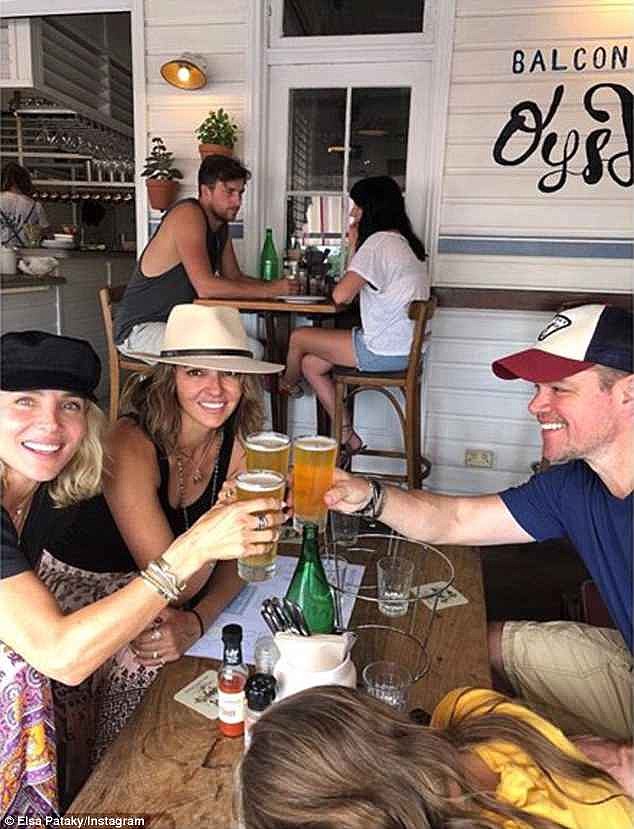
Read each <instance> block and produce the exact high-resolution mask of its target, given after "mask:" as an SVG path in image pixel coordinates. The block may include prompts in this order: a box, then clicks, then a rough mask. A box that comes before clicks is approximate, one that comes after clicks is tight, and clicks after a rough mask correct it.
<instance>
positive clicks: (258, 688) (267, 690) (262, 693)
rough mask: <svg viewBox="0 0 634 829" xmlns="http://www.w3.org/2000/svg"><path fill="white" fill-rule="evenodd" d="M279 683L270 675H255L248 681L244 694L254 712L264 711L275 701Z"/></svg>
mask: <svg viewBox="0 0 634 829" xmlns="http://www.w3.org/2000/svg"><path fill="white" fill-rule="evenodd" d="M276 690H277V682H276V680H275V677H274V676H271V675H270V674H253V676H250V677H249V678H248V679H247V682H246V685H245V686H244V693H245V696H246V698H247V705H248V706H249V708H250V709H251V710H252V711H264V709H265V708H268V707H269V705H270V704H271V703H272V702H273V700H274V699H275V693H276Z"/></svg>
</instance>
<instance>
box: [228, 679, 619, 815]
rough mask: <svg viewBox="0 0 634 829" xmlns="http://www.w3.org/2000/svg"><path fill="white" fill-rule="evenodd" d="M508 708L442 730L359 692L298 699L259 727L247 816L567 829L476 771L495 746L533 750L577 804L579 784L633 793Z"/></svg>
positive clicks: (604, 796)
mask: <svg viewBox="0 0 634 829" xmlns="http://www.w3.org/2000/svg"><path fill="white" fill-rule="evenodd" d="M503 702H506V700H504V699H502V701H501V702H500V703H498V702H496V701H491V702H486V703H483V704H482V705H481V706H478V708H477V710H476V709H474V710H472V711H470V712H469V714H470V715H469V716H468V717H465V718H462V719H460V720H459V721H457V722H450V723H449V725H447V726H446V727H445V728H442V729H437V728H426V727H424V726H420V725H415V724H414V723H412V722H411V721H410V720H409V719H408V718H407V717H406V716H405V715H403V714H399V713H396V712H394V711H393V710H392V709H389V708H388V707H387V706H386V705H384V704H383V703H381V702H378V701H377V700H373V699H371V698H369V697H365V696H364V695H362V694H361V693H359V692H358V691H356V690H353V689H351V688H343V687H336V686H324V687H320V688H310V689H309V690H307V691H302V692H301V693H299V694H294V695H293V696H291V697H289V698H288V699H285V700H282V701H281V702H279V703H276V704H275V705H274V706H272V707H271V708H270V709H269V711H267V712H266V713H265V714H264V716H263V717H261V719H259V720H258V722H257V723H255V725H254V726H253V730H252V732H251V735H252V736H251V745H250V748H249V750H248V751H247V753H246V754H245V755H244V758H243V760H242V766H241V768H240V783H241V786H240V787H239V788H240V790H241V791H240V795H239V796H238V797H239V799H238V801H237V811H238V812H240V817H241V818H242V821H243V824H244V826H245V827H246V829H297V827H298V826H305V827H310V828H311V829H441V827H442V829H466V827H469V829H484V827H486V829H499V827H500V826H501V825H502V824H504V823H505V821H509V822H512V823H513V825H516V824H517V825H518V826H520V825H521V826H523V827H526V829H529V827H530V829H561V825H560V824H559V823H556V822H555V821H554V820H552V819H549V818H546V817H540V816H537V815H532V814H529V813H528V812H526V811H523V810H521V809H519V808H518V807H516V806H514V805H512V804H511V803H508V802H506V801H505V800H502V799H500V800H498V799H497V798H496V797H495V792H490V791H482V790H481V787H478V786H476V785H475V784H474V782H473V780H472V779H471V778H470V777H468V776H467V774H465V771H464V768H463V758H464V756H465V754H470V753H471V752H472V751H473V749H474V748H475V747H476V746H478V745H482V744H483V743H487V742H490V741H500V742H502V743H510V744H512V745H516V746H518V747H521V749H522V750H523V751H525V752H526V754H527V755H529V757H530V758H531V760H532V762H533V763H534V764H535V766H536V767H537V768H538V769H540V771H541V772H542V773H543V774H544V775H545V776H546V777H548V778H549V780H550V782H551V784H552V785H553V787H554V788H556V789H559V790H560V791H561V792H562V794H563V793H565V794H566V795H567V797H568V798H569V799H570V800H575V799H577V798H575V796H574V795H573V794H571V793H570V792H569V791H568V790H569V788H572V787H571V786H570V785H569V784H570V783H577V784H579V783H585V784H588V787H590V785H592V787H593V789H594V792H593V794H594V796H592V797H589V802H588V805H589V806H590V805H591V804H597V805H598V804H599V803H601V802H605V801H607V800H609V799H611V798H618V797H623V798H625V797H626V796H625V794H617V792H618V791H619V787H618V784H617V783H615V782H614V781H613V780H612V778H611V777H610V776H609V775H607V774H606V773H605V772H603V771H601V770H600V769H598V768H596V767H594V766H592V765H590V763H587V762H584V761H582V760H578V759H577V758H576V757H573V756H570V755H568V754H566V753H564V752H563V751H561V750H560V749H559V748H558V747H557V746H556V745H554V744H553V743H552V742H551V741H550V740H548V739H547V738H546V737H545V736H544V735H542V734H541V733H540V732H539V731H538V730H537V729H536V728H533V727H532V726H531V725H529V724H528V723H526V722H523V721H522V720H520V719H518V718H516V717H512V716H509V715H508V714H506V713H504V712H503V709H502V710H500V709H499V706H500V705H502V704H503ZM473 714H476V716H473ZM583 802H584V803H585V802H586V801H583Z"/></svg>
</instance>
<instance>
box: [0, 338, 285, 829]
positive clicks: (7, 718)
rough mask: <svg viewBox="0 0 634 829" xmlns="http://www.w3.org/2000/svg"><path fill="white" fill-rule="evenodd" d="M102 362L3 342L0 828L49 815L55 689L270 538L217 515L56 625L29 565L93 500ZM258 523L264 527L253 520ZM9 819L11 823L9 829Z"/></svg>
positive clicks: (248, 519)
mask: <svg viewBox="0 0 634 829" xmlns="http://www.w3.org/2000/svg"><path fill="white" fill-rule="evenodd" d="M99 375H100V365H99V359H98V357H97V355H96V354H95V352H94V351H93V350H92V348H91V346H90V345H89V344H88V343H87V342H85V341H84V340H76V339H73V338H70V337H58V336H55V335H52V334H47V333H44V332H41V331H25V332H20V333H11V334H5V335H4V336H3V337H2V339H1V341H0V496H1V504H2V509H1V510H0V519H1V523H0V528H1V533H2V538H1V541H2V544H1V547H0V818H2V819H3V825H5V823H6V825H9V824H10V823H11V821H13V823H15V824H16V825H17V824H18V823H19V822H20V821H19V818H20V817H23V816H24V815H29V816H30V817H31V819H33V818H34V817H39V818H40V822H42V824H43V823H44V817H46V816H50V815H51V814H54V813H55V811H56V810H57V805H58V803H57V778H56V768H55V766H56V762H55V760H56V747H55V725H54V719H53V713H52V704H51V693H50V684H49V679H48V678H47V677H52V678H53V679H57V680H59V681H60V682H63V683H66V684H68V685H77V684H78V683H80V682H82V680H84V679H85V678H86V677H87V676H89V675H90V674H92V672H93V671H95V669H96V668H97V667H98V666H99V665H101V664H102V663H103V662H104V661H105V660H106V659H108V658H109V657H110V656H111V655H112V654H114V653H115V652H116V651H117V650H118V649H119V648H121V647H122V646H123V645H124V644H125V643H126V642H129V641H130V640H132V639H134V638H135V637H136V636H138V635H139V634H140V633H141V631H143V630H144V629H145V628H146V627H147V625H148V624H150V623H151V621H152V620H153V619H155V618H156V617H157V615H159V614H160V613H161V612H162V611H163V610H164V609H165V608H166V607H167V605H168V602H171V601H178V600H179V598H180V596H181V595H183V594H184V593H185V592H187V591H188V590H189V589H190V584H191V583H193V584H196V583H197V582H198V580H199V577H198V575H197V574H199V573H200V572H201V570H203V571H204V570H205V569H207V568H208V565H209V562H210V560H212V558H213V559H222V560H224V559H232V558H237V557H239V556H241V555H245V554H249V553H251V554H252V553H253V552H258V551H260V550H261V549H262V547H261V545H262V544H266V543H270V541H271V540H272V539H273V538H275V537H276V536H277V532H278V525H279V524H280V523H281V521H282V520H283V516H282V514H281V512H279V504H276V502H275V501H273V500H271V499H258V500H254V501H248V502H243V503H239V504H238V503H236V504H232V505H229V506H225V507H222V508H218V509H214V510H211V511H209V512H207V513H206V514H205V515H203V516H202V517H201V518H200V519H199V520H198V521H197V522H196V523H193V522H192V525H191V527H190V528H189V530H188V531H187V532H185V533H183V534H182V535H180V536H179V537H178V538H174V539H172V540H171V541H170V543H167V544H166V545H165V547H164V549H163V550H162V551H161V553H162V555H161V556H160V557H156V560H155V561H152V562H150V561H149V560H148V566H144V567H143V568H142V569H141V572H140V573H139V572H136V573H135V574H134V575H131V576H130V578H129V583H128V584H127V585H126V586H125V587H123V588H122V589H120V590H119V591H117V592H116V593H114V594H113V595H111V596H109V597H108V598H104V599H103V600H101V601H99V602H97V603H96V604H92V605H89V606H87V607H84V608H83V609H81V610H79V611H77V612H74V613H68V614H66V613H64V611H63V610H62V609H61V608H60V607H59V605H58V603H57V602H56V601H55V599H54V597H53V596H52V595H51V592H50V591H49V590H48V589H47V587H46V586H45V585H44V584H43V583H42V581H41V580H40V579H39V578H38V577H37V576H36V575H35V573H34V572H33V569H32V561H33V560H34V559H35V558H36V557H37V555H38V553H39V552H40V550H41V546H40V545H43V544H44V543H46V535H47V533H49V532H50V533H51V535H52V534H54V525H55V522H56V521H57V520H59V519H60V518H61V517H62V514H63V510H58V509H54V507H64V506H67V505H70V504H73V503H75V502H77V501H79V500H81V499H82V498H87V497H90V496H92V495H94V494H95V493H96V492H98V490H99V487H100V480H101V469H102V458H103V452H102V447H101V442H100V434H101V429H102V424H103V422H104V416H103V414H102V413H101V411H100V410H99V408H98V407H97V405H96V404H95V402H94V401H95V396H94V391H95V388H96V387H97V383H98V381H99ZM262 511H264V516H263V515H255V514H254V513H256V512H262ZM7 818H10V820H8V819H7Z"/></svg>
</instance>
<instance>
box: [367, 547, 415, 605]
mask: <svg viewBox="0 0 634 829" xmlns="http://www.w3.org/2000/svg"><path fill="white" fill-rule="evenodd" d="M376 571H377V584H378V597H379V612H381V613H382V614H383V615H384V616H392V617H395V616H405V614H406V613H407V610H408V608H409V598H410V595H411V592H412V583H413V581H414V562H413V560H412V559H410V558H407V557H405V556H384V557H383V558H380V559H379V560H378V561H377V564H376Z"/></svg>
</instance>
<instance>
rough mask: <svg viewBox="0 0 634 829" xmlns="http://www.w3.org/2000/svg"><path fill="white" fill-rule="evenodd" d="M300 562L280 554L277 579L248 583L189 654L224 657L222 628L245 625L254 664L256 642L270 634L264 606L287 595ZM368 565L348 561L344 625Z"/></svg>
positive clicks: (245, 645) (245, 650) (246, 653)
mask: <svg viewBox="0 0 634 829" xmlns="http://www.w3.org/2000/svg"><path fill="white" fill-rule="evenodd" d="M296 565H297V558H295V557H294V556H278V557H277V568H276V571H275V574H274V576H273V578H270V579H268V581H262V582H251V583H250V584H245V586H244V587H243V588H242V590H241V591H240V592H239V593H238V595H237V596H236V597H235V598H234V599H233V601H232V602H231V604H229V605H227V607H226V608H225V609H224V610H223V612H222V613H221V614H220V616H218V618H217V619H216V621H215V622H214V623H213V625H212V626H211V627H210V628H209V630H208V631H207V632H206V633H205V635H204V636H202V637H201V638H200V639H199V640H198V641H197V642H195V643H194V644H193V645H192V647H191V648H190V649H189V650H188V651H187V654H186V655H187V656H205V657H208V658H210V659H222V639H221V634H222V628H223V627H224V626H225V625H229V624H238V625H241V626H242V632H243V640H242V655H243V657H244V661H245V662H246V663H248V664H251V665H252V664H253V652H254V648H255V641H256V639H257V638H258V636H260V635H261V634H263V633H270V631H269V629H268V627H267V626H266V623H265V622H264V620H263V619H262V617H261V616H260V606H261V604H262V602H263V601H264V599H268V598H270V597H271V596H279V597H280V598H281V597H282V596H284V595H285V594H286V590H287V589H288V585H289V584H290V581H291V578H292V576H293V572H294V570H295V567H296ZM364 571H365V567H364V566H363V565H362V564H348V566H347V569H346V593H344V594H342V598H341V610H342V619H343V624H344V625H347V624H348V622H349V621H350V617H351V616H352V609H353V607H354V602H355V597H356V594H357V590H358V588H359V585H360V584H361V582H362V580H363V573H364Z"/></svg>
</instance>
